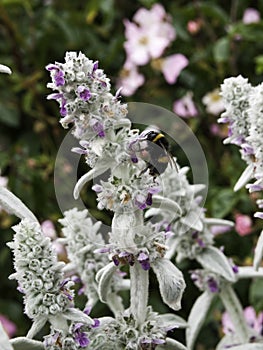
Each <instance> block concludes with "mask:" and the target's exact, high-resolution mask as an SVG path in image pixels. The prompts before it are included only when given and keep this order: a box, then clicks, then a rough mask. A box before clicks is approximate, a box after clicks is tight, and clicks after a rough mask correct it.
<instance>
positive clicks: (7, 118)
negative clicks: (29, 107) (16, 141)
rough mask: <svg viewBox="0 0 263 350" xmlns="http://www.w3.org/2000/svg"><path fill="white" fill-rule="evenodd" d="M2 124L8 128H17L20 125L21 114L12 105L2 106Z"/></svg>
mask: <svg viewBox="0 0 263 350" xmlns="http://www.w3.org/2000/svg"><path fill="white" fill-rule="evenodd" d="M0 123H3V124H5V125H7V126H12V127H16V126H18V125H19V114H18V110H17V108H16V107H15V106H13V105H10V104H8V103H7V104H3V103H1V104H0Z"/></svg>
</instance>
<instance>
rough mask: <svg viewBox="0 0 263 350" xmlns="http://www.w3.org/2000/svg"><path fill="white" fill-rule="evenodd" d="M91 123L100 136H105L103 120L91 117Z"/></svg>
mask: <svg viewBox="0 0 263 350" xmlns="http://www.w3.org/2000/svg"><path fill="white" fill-rule="evenodd" d="M90 125H91V127H92V129H93V131H95V132H96V133H97V135H98V136H99V137H105V131H104V126H103V124H102V123H101V122H99V121H98V120H96V119H91V121H90Z"/></svg>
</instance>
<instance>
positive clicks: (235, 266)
mask: <svg viewBox="0 0 263 350" xmlns="http://www.w3.org/2000/svg"><path fill="white" fill-rule="evenodd" d="M232 270H233V272H234V273H238V266H237V265H233V266H232Z"/></svg>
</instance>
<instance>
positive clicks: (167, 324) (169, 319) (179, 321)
mask: <svg viewBox="0 0 263 350" xmlns="http://www.w3.org/2000/svg"><path fill="white" fill-rule="evenodd" d="M155 319H156V321H157V323H158V325H159V326H160V327H163V328H165V329H166V328H167V329H168V330H169V329H172V327H174V328H186V327H187V322H186V321H185V320H184V319H183V318H182V317H180V316H178V315H175V314H168V313H167V314H162V315H158V316H156V317H155Z"/></svg>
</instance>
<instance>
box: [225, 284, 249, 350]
mask: <svg viewBox="0 0 263 350" xmlns="http://www.w3.org/2000/svg"><path fill="white" fill-rule="evenodd" d="M219 296H220V298H221V300H222V302H223V304H224V306H225V308H226V311H227V313H228V314H229V316H230V318H231V321H232V323H233V325H234V329H235V334H236V336H237V338H238V340H239V341H240V342H241V343H243V344H246V343H248V341H249V336H250V332H249V329H248V326H247V324H246V320H245V317H244V313H243V308H242V305H241V304H240V301H239V299H238V297H237V295H236V293H235V291H234V289H233V288H232V286H231V285H230V284H226V285H225V286H224V288H223V289H222V291H221V292H220V293H219Z"/></svg>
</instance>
